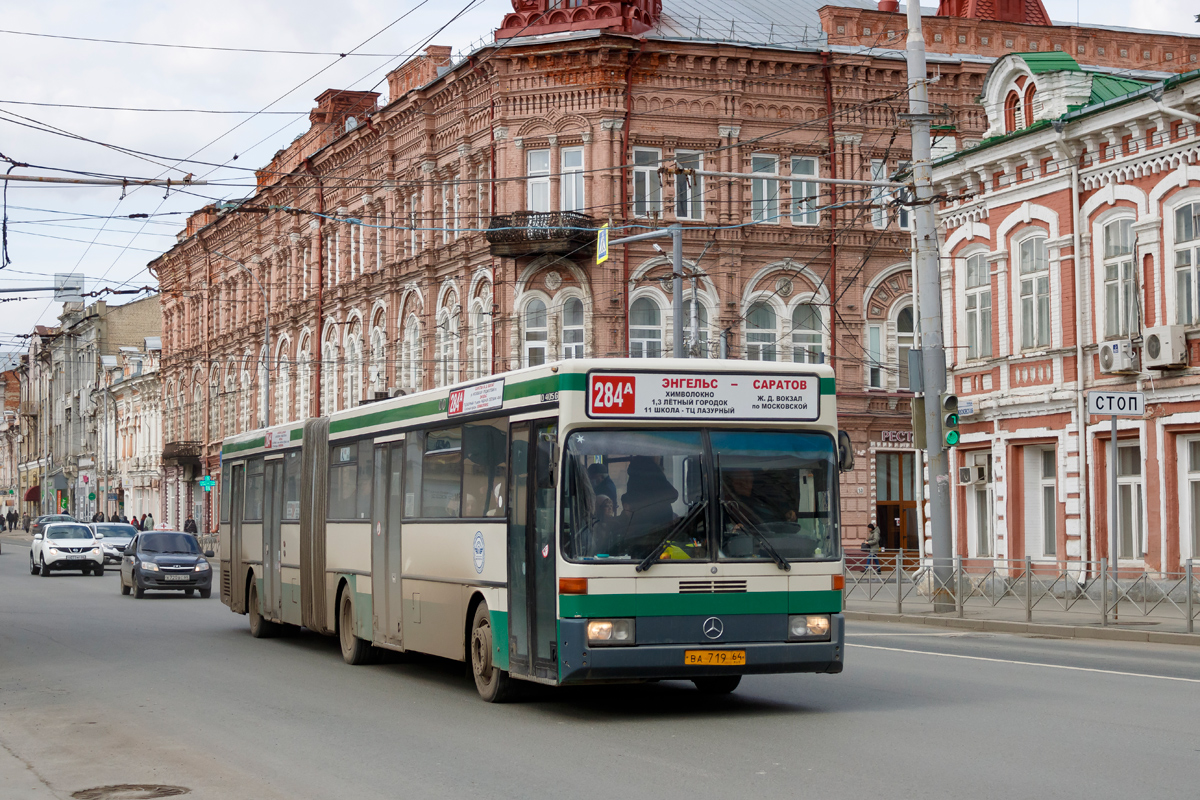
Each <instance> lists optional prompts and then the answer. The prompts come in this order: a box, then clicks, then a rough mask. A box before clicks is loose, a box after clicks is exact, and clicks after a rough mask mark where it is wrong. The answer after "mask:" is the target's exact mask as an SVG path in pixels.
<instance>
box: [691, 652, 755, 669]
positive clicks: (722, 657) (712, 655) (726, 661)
mask: <svg viewBox="0 0 1200 800" xmlns="http://www.w3.org/2000/svg"><path fill="white" fill-rule="evenodd" d="M683 663H684V664H686V665H687V666H689V667H741V666H744V665H745V664H746V651H745V650H685V651H684V653H683Z"/></svg>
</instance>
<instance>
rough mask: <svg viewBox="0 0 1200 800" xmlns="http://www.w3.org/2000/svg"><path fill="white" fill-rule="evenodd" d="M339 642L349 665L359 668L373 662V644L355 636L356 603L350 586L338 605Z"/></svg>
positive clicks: (343, 658) (344, 591) (343, 656)
mask: <svg viewBox="0 0 1200 800" xmlns="http://www.w3.org/2000/svg"><path fill="white" fill-rule="evenodd" d="M338 642H339V643H340V644H341V646H342V660H344V661H345V662H346V663H347V664H350V665H352V666H358V665H359V664H366V663H367V662H368V661H370V660H371V643H370V642H368V641H367V640H366V639H360V638H358V637H357V636H355V635H354V601H353V600H352V599H351V598H350V587H349V586H347V587H346V588H345V589H344V590H343V591H342V599H341V602H340V603H339V604H338Z"/></svg>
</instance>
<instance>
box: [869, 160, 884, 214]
mask: <svg viewBox="0 0 1200 800" xmlns="http://www.w3.org/2000/svg"><path fill="white" fill-rule="evenodd" d="M871 180H873V181H882V180H887V162H886V161H884V160H883V159H881V158H873V159H871ZM887 201H888V192H887V190H886V189H884V188H883V187H882V186H876V187H875V188H873V189H872V190H871V206H872V208H871V225H873V226H874V227H876V228H886V227H887V226H888V211H887Z"/></svg>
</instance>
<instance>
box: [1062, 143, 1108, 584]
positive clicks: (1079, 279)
mask: <svg viewBox="0 0 1200 800" xmlns="http://www.w3.org/2000/svg"><path fill="white" fill-rule="evenodd" d="M1058 140H1059V142H1060V143H1061V145H1062V148H1063V152H1065V153H1068V154H1070V155H1071V248H1072V251H1073V252H1074V256H1073V258H1072V262H1073V266H1074V268H1075V269H1074V272H1075V383H1076V386H1077V389H1078V391H1077V392H1076V398H1075V426H1076V427H1075V431H1076V434H1077V435H1078V437H1079V557H1080V559H1081V560H1082V561H1087V560H1088V551H1089V547H1090V546H1091V545H1093V542H1092V537H1091V533H1090V531H1089V528H1088V520H1089V514H1088V511H1089V507H1088V502H1089V500H1088V489H1089V483H1088V481H1089V477H1088V464H1089V461H1088V454H1089V453H1088V446H1087V422H1088V417H1087V411H1086V409H1085V407H1084V388H1083V386H1084V359H1083V333H1084V331H1083V253H1082V252H1081V247H1082V237H1081V236H1080V234H1079V162H1078V161H1076V160H1075V158H1074V154H1073V153H1071V150H1070V148H1068V147H1067V142H1066V136H1064V135H1063V132H1062V131H1061V130H1060V131H1059V132H1058ZM1096 555H1097V557H1098V556H1099V553H1097V554H1096ZM1081 576H1082V571H1081Z"/></svg>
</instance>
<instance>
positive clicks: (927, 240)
mask: <svg viewBox="0 0 1200 800" xmlns="http://www.w3.org/2000/svg"><path fill="white" fill-rule="evenodd" d="M907 10H908V46H907V61H908V111H909V113H908V114H907V115H906V117H907V119H908V120H909V123H910V131H911V133H912V163H913V182H914V193H915V195H916V206H915V207H914V208H913V223H914V226H913V230H914V233H913V248H914V250H915V253H916V263H917V290H918V297H919V302H920V309H919V313H920V322H921V327H920V331H921V361H922V367H921V372H922V378H923V383H924V387H925V437H926V440H927V442H928V451H927V452H928V463H929V520H930V524H931V526H932V528H933V553H932V556H933V575H934V584H933V586H934V589H933V592H934V596H933V609H934V611H935V612H950V611H953V610H954V608H955V605H954V595H953V593H952V592H951V591H950V582H951V578H952V575H953V571H954V566H953V555H954V537H953V535H952V533H951V529H950V509H951V505H950V502H951V498H950V453H949V450H948V448H947V444H946V441H945V440H944V439H943V437H942V404H941V395H942V393H943V392H944V391H945V390H946V349H945V346H944V344H943V339H942V289H941V286H940V274H939V266H938V242H937V220H936V218H935V217H934V210H933V165H932V163H931V160H932V150H931V148H932V145H931V142H930V125H931V124H932V119H933V118H932V115H931V114H930V113H929V86H928V74H927V71H926V68H925V34H924V33H923V32H922V30H921V5H920V3H913V2H910V3H909V4H908V9H907ZM931 399H932V401H933V402H930V400H931Z"/></svg>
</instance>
